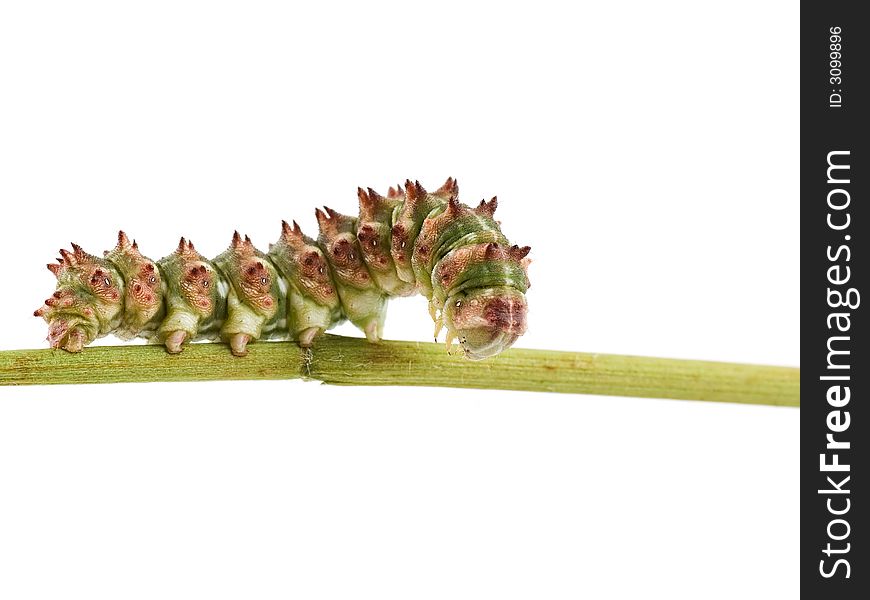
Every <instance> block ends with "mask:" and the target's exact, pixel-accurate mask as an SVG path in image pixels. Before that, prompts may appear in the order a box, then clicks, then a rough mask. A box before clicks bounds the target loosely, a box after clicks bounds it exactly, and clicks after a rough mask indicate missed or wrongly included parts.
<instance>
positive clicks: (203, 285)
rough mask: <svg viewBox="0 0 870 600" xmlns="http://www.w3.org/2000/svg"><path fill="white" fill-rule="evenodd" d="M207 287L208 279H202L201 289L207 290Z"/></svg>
mask: <svg viewBox="0 0 870 600" xmlns="http://www.w3.org/2000/svg"><path fill="white" fill-rule="evenodd" d="M208 285H209V281H208V279H204V280H203V282H202V287H204V288H207V287H208Z"/></svg>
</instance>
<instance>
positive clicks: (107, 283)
mask: <svg viewBox="0 0 870 600" xmlns="http://www.w3.org/2000/svg"><path fill="white" fill-rule="evenodd" d="M103 284H104V285H105V286H106V287H111V285H112V281H111V280H110V279H109V278H108V277H103Z"/></svg>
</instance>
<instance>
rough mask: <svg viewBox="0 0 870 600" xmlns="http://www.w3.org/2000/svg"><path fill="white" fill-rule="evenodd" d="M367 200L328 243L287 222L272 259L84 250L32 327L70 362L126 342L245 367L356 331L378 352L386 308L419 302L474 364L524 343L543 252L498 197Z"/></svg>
mask: <svg viewBox="0 0 870 600" xmlns="http://www.w3.org/2000/svg"><path fill="white" fill-rule="evenodd" d="M357 195H358V198H359V216H358V217H351V216H347V215H343V214H340V213H338V212H336V211H334V210H332V209H331V208H327V207H324V208H323V209H322V210H321V209H320V208H318V209H316V210H315V216H316V217H317V222H318V225H319V229H320V232H319V235H318V237H317V239H312V238H310V237H308V236H306V235H305V234H303V233H302V230H301V228H300V227H299V225H298V224H297V223H296V222H295V221H293V224H292V225H291V224H289V223H287V221H283V222H282V224H281V225H282V227H281V235H280V237H279V238H278V241H277V242H275V243H274V244H270V245H269V250H268V252H266V253H264V252H261V251H260V250H258V249H257V248H255V247H254V245H253V243H252V242H251V240H250V238H249V237H248V236H244V237H242V236H241V235H239V233H238V231H236V232H235V233H234V234H233V238H232V242H231V243H230V246H229V247H228V248H227V249H226V250H225V251H224V252H223V253H221V254H220V255H218V256H217V257H216V258H214V259H212V260H208V259H206V258H205V257H204V256H202V255H201V254H200V253H199V252H198V251H197V250H196V248H195V247H194V245H193V243H192V242H190V241H189V240H187V239H185V238H183V237H182V238H181V240H180V241H179V244H178V247H177V248H176V249H175V251H174V252H173V253H172V254H170V255H169V256H166V257H165V258H162V259H160V260H157V261H154V260H151V259H150V258H148V257H147V256H145V255H143V254H142V253H141V252H140V250H139V245H138V244H137V242H136V241H135V240H133V241H132V242H131V241H130V238H129V237H128V236H127V235H126V234H125V233H124V232H123V231H120V232H119V233H118V241H117V244H116V245H115V247H114V249H112V250H111V251H106V252H104V253H103V256H102V257H98V256H94V255H92V254H88V253H87V252H85V251H84V250H82V248H81V247H80V246H79V245H77V244H72V251H68V250H64V249H62V250H60V258H58V259H57V262H56V263H52V264H49V265H48V269H49V270H50V271H51V272H52V273H53V274H54V275H55V277H56V278H57V286H56V289H55V292H54V294H53V295H52V296H51V297H50V298H48V299H47V300H45V303H44V304H43V306H41V307H40V308H38V309H37V310H36V311H35V312H34V313H33V314H34V316H37V317H41V318H42V319H44V320H45V322H46V323H47V324H48V337H47V340H48V342H49V345H50V346H51V347H52V348H61V349H64V350H67V351H69V352H80V351H81V350H82V348H83V347H84V346H86V345H87V344H90V343H91V342H93V341H94V340H95V339H96V338H98V337H101V336H104V335H107V334H109V333H114V334H115V335H116V336H117V337H119V338H121V339H123V340H129V339H132V338H135V337H143V338H145V339H147V340H149V341H151V342H153V343H159V344H163V345H164V346H165V347H166V350H167V351H168V352H170V353H178V352H181V351H182V349H183V347H184V345H185V344H187V343H189V342H192V341H196V340H221V341H223V342H225V343H227V344H229V346H230V350H231V352H232V353H233V354H234V355H236V356H244V355H245V354H246V353H247V351H248V350H247V346H248V344H250V343H251V342H254V341H256V340H261V339H292V340H296V341H297V342H298V343H299V345H301V346H302V347H310V346H311V345H312V344H313V343H314V341H315V339H316V338H317V336H318V335H320V334H321V333H323V332H324V331H326V330H328V329H330V328H331V327H333V326H335V325H337V324H338V323H340V322H342V321H344V320H349V321H350V322H351V323H353V324H354V325H355V326H357V327H358V328H359V329H361V330H362V331H363V333H364V334H365V336H366V338H367V339H368V340H369V341H370V342H378V341H379V340H380V339H381V337H382V335H383V328H384V320H385V317H386V305H387V300H388V299H389V298H391V297H398V296H409V295H412V294H415V293H422V294H423V295H424V296H425V297H426V298H428V299H429V312H430V315H431V317H432V319H433V320H434V321H435V338H436V340H437V339H438V336H439V333H440V332H441V330H442V329H446V332H447V339H446V343H447V349H448V351H450V349H451V348H452V344H453V342H454V341H457V340H458V342H459V344H460V346H461V348H462V350H463V351H464V353H465V356H466V357H468V358H470V359H475V360H476V359H482V358H486V357H490V356H494V355H496V354H498V353H500V352H502V351H503V350H504V349H506V348H508V347H509V346H511V345H512V344H513V343H514V342H515V341H516V340H517V338H519V336H521V335H522V334H523V333H525V331H526V315H527V304H526V298H525V293H526V290H527V289H528V288H529V280H528V265H529V259H528V258H526V257H527V255H528V254H529V251H530V248H529V247H528V246H524V247H519V246H516V245H510V244H509V242H508V240H507V238H505V236H504V235H503V234H502V232H501V229H500V226H499V223H498V222H497V221H495V220H494V218H493V215H494V213H495V210H496V207H497V206H498V200H497V198H495V197H493V198H492V199H491V200H489V201H486V200H481V202H480V204H479V205H477V206H475V207H473V208H472V207H469V206H466V205H464V204H461V203H460V202H459V184H458V183H457V181H456V180H455V179H453V178H452V177H451V178H448V179H447V181H446V182H445V183H444V185H442V186H441V187H440V188H438V189H437V190H436V191H434V192H431V193H430V192H427V191H426V190H425V189H424V188H423V187H422V186H421V185H420V183H419V182H416V181H415V182H411V181H410V180H407V181H406V182H405V185H404V189H403V188H402V187H401V186H397V187H395V188H393V187H391V188H390V189H389V191H388V193H387V195H386V196H381V195H380V194H378V193H377V192H375V191H374V190H372V189H371V188H368V189H366V190H363V189H362V188H358V189H357Z"/></svg>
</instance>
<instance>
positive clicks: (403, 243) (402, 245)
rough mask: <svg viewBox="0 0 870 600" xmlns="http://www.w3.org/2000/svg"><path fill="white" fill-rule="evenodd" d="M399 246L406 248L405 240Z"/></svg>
mask: <svg viewBox="0 0 870 600" xmlns="http://www.w3.org/2000/svg"><path fill="white" fill-rule="evenodd" d="M399 247H400V248H402V249H404V248H405V240H402V242H401V243H400V244H399Z"/></svg>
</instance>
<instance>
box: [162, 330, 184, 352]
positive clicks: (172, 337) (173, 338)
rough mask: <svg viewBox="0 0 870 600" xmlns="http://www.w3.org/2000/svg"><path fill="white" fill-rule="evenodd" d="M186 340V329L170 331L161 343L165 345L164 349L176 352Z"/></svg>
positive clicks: (179, 350)
mask: <svg viewBox="0 0 870 600" xmlns="http://www.w3.org/2000/svg"><path fill="white" fill-rule="evenodd" d="M186 341H187V332H186V331H180V330H179V331H172V332H170V333H169V335H167V336H166V339H165V340H163V344H164V345H165V346H166V351H167V352H169V353H170V354H178V353H179V352H181V350H182V345H183V344H184V342H186Z"/></svg>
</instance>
